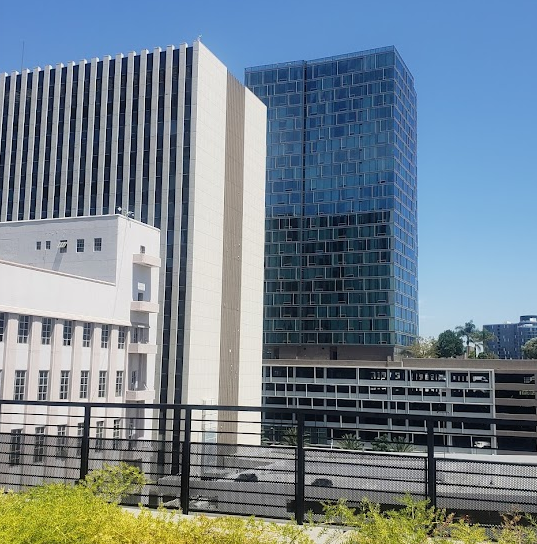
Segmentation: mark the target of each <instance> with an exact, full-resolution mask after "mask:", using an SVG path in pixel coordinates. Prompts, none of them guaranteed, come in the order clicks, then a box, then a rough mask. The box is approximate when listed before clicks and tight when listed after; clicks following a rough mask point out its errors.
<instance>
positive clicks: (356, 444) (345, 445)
mask: <svg viewBox="0 0 537 544" xmlns="http://www.w3.org/2000/svg"><path fill="white" fill-rule="evenodd" d="M337 445H338V447H339V448H341V449H342V450H363V449H364V444H363V442H362V441H361V440H360V439H359V438H358V437H357V436H356V435H354V434H351V433H349V434H344V435H343V436H342V437H341V439H340V440H338V441H337Z"/></svg>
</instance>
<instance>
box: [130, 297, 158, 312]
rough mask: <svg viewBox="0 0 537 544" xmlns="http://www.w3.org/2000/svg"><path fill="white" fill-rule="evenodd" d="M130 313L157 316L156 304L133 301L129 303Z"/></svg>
mask: <svg viewBox="0 0 537 544" xmlns="http://www.w3.org/2000/svg"><path fill="white" fill-rule="evenodd" d="M131 312H140V313H144V314H158V303H156V302H148V301H146V300H133V301H132V302H131Z"/></svg>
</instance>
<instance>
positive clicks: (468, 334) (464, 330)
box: [455, 319, 477, 355]
mask: <svg viewBox="0 0 537 544" xmlns="http://www.w3.org/2000/svg"><path fill="white" fill-rule="evenodd" d="M476 331H477V327H476V326H475V324H474V322H473V320H472V319H470V321H467V322H466V323H465V324H464V325H462V326H461V325H459V326H458V327H455V332H456V333H457V335H458V336H459V337H460V338H464V339H465V340H466V355H470V343H471V342H473V341H474V335H475V333H476ZM461 355H462V353H461Z"/></svg>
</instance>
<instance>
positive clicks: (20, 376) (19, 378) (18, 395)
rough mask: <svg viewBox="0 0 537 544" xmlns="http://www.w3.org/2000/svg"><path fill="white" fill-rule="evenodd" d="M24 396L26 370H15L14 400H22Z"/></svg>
mask: <svg viewBox="0 0 537 544" xmlns="http://www.w3.org/2000/svg"><path fill="white" fill-rule="evenodd" d="M25 394H26V370H15V389H14V391H13V399H14V400H24V396H25Z"/></svg>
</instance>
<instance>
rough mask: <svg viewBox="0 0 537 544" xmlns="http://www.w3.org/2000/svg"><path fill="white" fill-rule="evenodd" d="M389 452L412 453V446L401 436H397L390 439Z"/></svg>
mask: <svg viewBox="0 0 537 544" xmlns="http://www.w3.org/2000/svg"><path fill="white" fill-rule="evenodd" d="M390 451H398V452H407V453H409V452H412V451H414V446H413V445H412V444H411V443H410V442H407V441H406V440H405V439H404V438H403V437H402V436H397V437H395V438H394V439H392V444H391V448H390Z"/></svg>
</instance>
